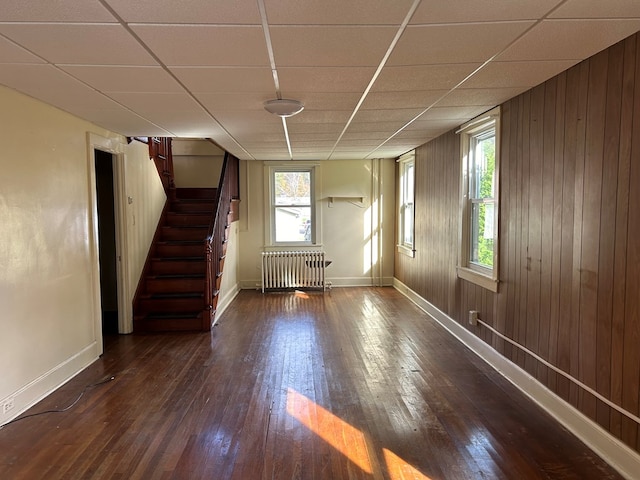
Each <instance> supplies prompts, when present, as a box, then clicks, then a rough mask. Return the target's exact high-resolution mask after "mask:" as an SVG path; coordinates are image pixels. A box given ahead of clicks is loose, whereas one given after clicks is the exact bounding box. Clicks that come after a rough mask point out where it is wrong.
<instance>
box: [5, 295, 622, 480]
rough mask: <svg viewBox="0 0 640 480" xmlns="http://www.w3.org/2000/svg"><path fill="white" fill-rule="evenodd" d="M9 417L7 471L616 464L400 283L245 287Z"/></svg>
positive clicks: (587, 469) (28, 475) (483, 473)
mask: <svg viewBox="0 0 640 480" xmlns="http://www.w3.org/2000/svg"><path fill="white" fill-rule="evenodd" d="M111 376H113V377H114V378H113V380H112V381H107V382H106V383H104V384H101V385H96V386H92V387H89V388H87V389H86V391H85V393H84V395H83V396H82V398H81V399H80V400H79V401H78V403H77V405H75V406H74V407H73V408H71V409H69V410H68V411H66V412H64V413H51V414H46V415H42V416H36V417H32V418H28V419H25V420H21V421H18V422H16V423H14V424H11V425H7V426H6V427H4V428H2V429H0V478H9V479H29V480H30V479H32V478H47V479H54V480H55V479H120V478H122V479H125V478H126V479H144V480H147V479H189V480H192V479H205V478H206V479H212V478H213V479H243V480H244V479H265V480H266V479H312V480H315V479H319V480H321V479H362V480H372V479H374V480H377V479H380V480H385V479H390V480H398V479H417V480H436V479H455V480H458V479H469V480H474V479H513V478H519V479H520V478H523V479H529V478H531V479H537V478H540V479H547V478H554V479H569V478H581V479H617V478H620V477H619V476H618V475H617V474H616V473H615V471H613V470H612V469H611V468H610V467H609V466H607V465H606V464H605V463H604V462H603V461H602V460H601V459H599V458H598V457H597V456H596V455H595V454H594V453H592V452H591V451H589V449H587V448H586V447H585V446H584V445H583V444H582V443H581V442H579V441H578V440H577V439H576V438H575V437H573V436H572V435H570V434H569V433H568V432H567V431H566V430H565V429H563V428H562V427H560V426H559V425H558V424H557V423H555V422H554V421H553V420H552V419H551V418H550V417H549V416H548V415H546V414H545V413H544V412H542V411H541V410H539V408H538V407H537V406H536V405H534V404H533V403H531V402H530V401H529V400H527V399H526V398H525V397H524V396H523V395H522V394H521V393H520V392H518V391H517V390H516V389H515V388H514V387H513V386H512V385H511V384H510V383H509V382H507V381H506V380H504V379H503V378H502V377H500V375H498V374H497V373H496V372H495V371H494V370H492V369H491V368H490V367H488V366H487V365H486V364H484V363H483V362H481V361H479V360H478V358H477V357H476V356H475V355H474V354H472V353H471V352H470V351H469V350H467V349H466V348H465V347H463V346H462V345H461V344H459V343H458V342H457V341H456V340H455V339H454V338H453V337H451V335H450V334H448V333H447V332H446V331H445V330H444V329H443V328H442V327H440V326H439V325H438V324H437V323H435V322H434V321H433V320H432V319H430V317H428V316H427V315H425V314H424V312H422V311H421V310H420V309H418V308H417V307H416V306H415V305H413V304H412V303H411V302H409V301H408V300H407V299H406V298H405V297H404V296H403V295H401V294H400V293H399V292H397V291H396V290H394V289H391V288H349V289H334V290H333V291H331V292H330V293H327V294H324V295H323V294H317V293H313V294H305V293H301V292H298V293H278V294H267V295H263V294H260V293H259V292H255V291H242V292H241V293H240V294H239V296H238V297H237V298H236V300H234V302H233V303H232V305H231V306H230V307H229V308H228V309H227V310H226V311H225V314H224V315H223V316H222V317H221V318H220V322H219V324H218V326H216V327H215V328H214V329H213V331H212V332H210V333H199V334H162V335H135V336H118V337H109V338H108V339H107V341H106V345H105V354H104V355H103V356H102V357H101V358H100V359H99V360H98V361H97V362H95V363H94V364H93V365H91V366H90V367H89V368H87V369H86V370H85V371H83V372H82V373H81V374H79V375H78V376H76V377H75V378H74V379H72V380H71V381H69V382H68V383H67V384H66V385H64V386H63V387H62V388H60V389H59V390H58V391H56V392H54V393H53V394H52V395H50V396H49V397H47V398H46V399H44V400H43V401H42V402H40V404H38V405H36V406H35V407H33V409H31V410H30V411H29V412H28V413H36V412H40V411H43V410H46V409H49V408H62V407H64V406H66V405H69V404H70V403H71V402H72V401H73V400H74V398H77V395H78V394H79V393H80V392H81V391H82V390H83V389H84V388H85V386H86V385H94V384H95V383H97V382H99V381H100V380H102V379H105V378H106V379H108V378H110V377H111Z"/></svg>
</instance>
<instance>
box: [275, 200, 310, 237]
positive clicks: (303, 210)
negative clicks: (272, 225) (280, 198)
mask: <svg viewBox="0 0 640 480" xmlns="http://www.w3.org/2000/svg"><path fill="white" fill-rule="evenodd" d="M310 241H311V208H310V207H276V242H310Z"/></svg>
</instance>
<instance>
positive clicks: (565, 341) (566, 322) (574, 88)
mask: <svg viewBox="0 0 640 480" xmlns="http://www.w3.org/2000/svg"><path fill="white" fill-rule="evenodd" d="M566 78H567V81H566V97H565V102H566V103H565V131H564V138H565V142H564V145H563V146H564V150H563V152H562V156H563V162H562V163H563V183H562V192H563V198H562V239H561V242H562V248H561V254H560V258H561V263H560V298H561V299H562V301H561V303H560V326H559V330H558V367H559V368H560V369H561V370H562V371H563V372H567V373H569V372H570V370H571V358H572V357H571V352H572V350H573V345H574V343H575V339H574V338H573V329H572V326H573V324H574V316H575V315H576V313H575V312H574V309H573V302H572V301H571V298H572V288H573V246H574V238H573V237H574V216H575V194H574V185H575V177H576V153H575V150H576V136H577V128H578V84H579V81H580V68H579V66H576V67H573V68H572V69H570V70H569V71H568V72H567V77H566ZM569 390H570V386H569V380H567V379H566V378H564V377H559V378H558V394H559V395H560V396H561V397H562V398H564V399H565V400H566V401H569Z"/></svg>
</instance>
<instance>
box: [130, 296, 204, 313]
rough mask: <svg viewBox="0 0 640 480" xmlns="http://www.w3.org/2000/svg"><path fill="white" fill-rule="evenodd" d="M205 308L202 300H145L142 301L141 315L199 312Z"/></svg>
mask: <svg viewBox="0 0 640 480" xmlns="http://www.w3.org/2000/svg"><path fill="white" fill-rule="evenodd" d="M203 308H204V301H203V300H202V299H201V298H145V299H142V300H141V301H140V313H141V314H142V313H150V312H163V313H168V312H174V313H182V312H197V311H200V310H202V309H203Z"/></svg>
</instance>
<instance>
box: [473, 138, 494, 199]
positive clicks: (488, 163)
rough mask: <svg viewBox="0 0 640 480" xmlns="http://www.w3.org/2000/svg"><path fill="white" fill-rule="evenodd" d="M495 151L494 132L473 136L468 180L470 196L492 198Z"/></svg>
mask: <svg viewBox="0 0 640 480" xmlns="http://www.w3.org/2000/svg"><path fill="white" fill-rule="evenodd" d="M495 152H496V137H495V134H490V135H485V136H481V137H476V138H475V148H474V152H473V165H472V172H471V178H470V182H469V193H470V196H471V198H494V192H495V186H494V182H495V167H496V154H495Z"/></svg>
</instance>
